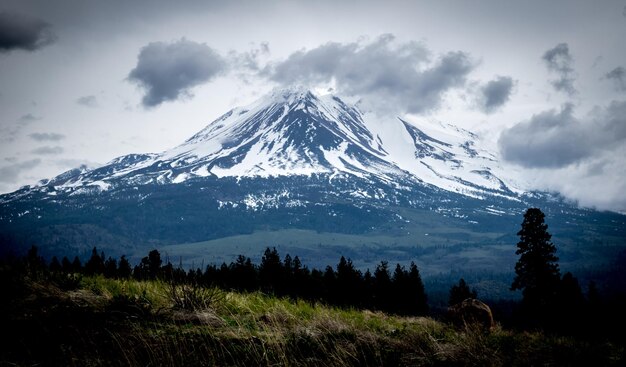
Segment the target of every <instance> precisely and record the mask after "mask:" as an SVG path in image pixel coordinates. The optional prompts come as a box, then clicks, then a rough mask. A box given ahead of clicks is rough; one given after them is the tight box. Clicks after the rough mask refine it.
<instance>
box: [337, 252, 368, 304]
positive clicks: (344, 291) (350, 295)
mask: <svg viewBox="0 0 626 367" xmlns="http://www.w3.org/2000/svg"><path fill="white" fill-rule="evenodd" d="M362 283H363V277H362V276H361V272H360V271H358V270H357V269H355V268H354V265H353V264H352V260H350V259H346V258H345V257H343V256H342V257H341V259H339V263H338V264H337V279H336V297H337V299H336V302H337V304H339V305H346V306H348V305H349V306H359V305H361V304H362V302H361V300H362Z"/></svg>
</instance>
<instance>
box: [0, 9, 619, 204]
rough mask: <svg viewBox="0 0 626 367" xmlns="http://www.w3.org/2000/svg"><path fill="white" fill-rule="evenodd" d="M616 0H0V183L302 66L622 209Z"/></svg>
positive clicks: (235, 101)
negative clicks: (458, 129)
mask: <svg viewBox="0 0 626 367" xmlns="http://www.w3.org/2000/svg"><path fill="white" fill-rule="evenodd" d="M625 40H626V1H624V0H620V1H612V0H602V1H594V0H589V1H572V0H567V1H544V0H541V1H506V0H493V1H462V0H459V1H441V0H439V1H356V0H346V1H336V0H335V1H226V0H224V1H177V2H173V1H166V0H162V1H158V0H157V1H148V0H134V1H122V0H108V1H95V0H93V1H89V0H57V1H47V0H40V1H30V0H3V1H2V2H1V3H0V192H9V191H13V190H15V189H17V188H19V187H20V186H22V185H25V184H33V183H35V182H36V181H38V180H40V179H42V178H47V177H52V176H55V175H57V174H59V173H61V172H63V171H65V170H67V169H71V168H74V167H77V166H79V165H80V164H87V165H89V166H95V165H98V164H103V163H106V162H108V161H109V160H111V159H113V158H115V157H117V156H120V155H123V154H128V153H138V152H160V151H163V150H165V149H168V148H171V147H173V146H175V145H178V144H180V143H181V142H182V141H184V140H185V139H187V138H188V137H190V136H191V135H193V134H194V133H195V132H197V131H198V130H200V129H202V128H203V127H204V126H205V125H206V124H207V123H209V122H211V121H212V120H213V119H214V118H216V117H218V116H219V115H221V114H223V113H224V112H226V111H227V110H229V109H230V108H232V107H234V106H237V105H243V104H247V103H249V102H251V101H253V100H254V99H256V98H258V97H259V96H260V95H262V94H264V93H266V92H268V91H269V90H271V89H272V88H274V87H277V86H284V85H293V84H300V85H305V86H308V87H310V88H315V89H318V90H326V89H328V88H333V90H334V91H335V92H336V93H338V94H339V95H343V96H346V97H348V98H350V97H353V98H357V99H360V100H361V101H362V103H363V106H369V107H368V108H370V109H371V110H372V111H370V112H373V113H376V114H379V115H387V116H391V115H400V116H405V117H408V118H410V119H412V120H413V121H430V120H441V121H446V122H451V123H454V124H457V125H460V126H462V127H465V128H468V129H470V130H472V131H475V132H477V133H479V134H480V135H481V136H483V137H485V139H486V140H487V141H489V142H491V143H492V146H493V149H496V150H497V151H498V152H499V154H500V155H501V157H502V159H503V161H504V162H505V164H507V165H510V166H511V167H512V168H515V170H516V171H519V172H521V173H522V175H523V178H524V180H525V181H527V182H528V185H529V187H530V188H536V189H541V190H553V191H557V192H560V193H562V194H563V195H564V196H565V197H567V198H570V199H572V200H576V201H578V202H579V203H580V204H581V205H584V206H592V207H597V208H600V209H610V210H619V211H624V212H626V194H625V193H626V159H625V158H624V157H626V41H625Z"/></svg>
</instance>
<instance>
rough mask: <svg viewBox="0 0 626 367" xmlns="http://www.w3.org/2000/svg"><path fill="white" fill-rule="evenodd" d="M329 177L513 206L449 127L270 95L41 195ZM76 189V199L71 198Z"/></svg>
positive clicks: (484, 156)
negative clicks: (419, 187) (167, 144)
mask: <svg viewBox="0 0 626 367" xmlns="http://www.w3.org/2000/svg"><path fill="white" fill-rule="evenodd" d="M293 175H302V176H311V175H330V178H329V179H330V180H331V181H332V179H333V178H334V177H336V176H345V177H351V176H352V177H359V178H364V179H368V178H372V179H378V180H381V181H383V182H387V183H390V184H398V183H399V182H415V183H418V184H423V185H432V186H434V187H437V188H440V189H443V190H447V191H451V192H455V193H459V194H462V195H467V196H472V197H477V198H481V197H484V196H485V195H486V194H488V195H497V196H504V197H507V198H510V199H516V197H517V196H518V195H519V194H522V193H523V190H521V189H520V188H519V187H518V186H519V185H516V184H515V183H514V182H513V180H512V179H511V178H507V177H506V171H505V170H504V169H502V167H501V165H500V163H499V160H498V157H497V155H496V153H495V152H490V151H488V150H487V149H484V148H482V144H481V141H480V139H479V137H478V136H476V135H475V134H473V133H471V132H469V131H467V130H464V129H461V128H458V127H456V126H454V125H452V124H444V123H441V122H425V123H420V124H414V123H411V122H409V121H406V120H403V119H400V118H392V119H387V120H386V121H384V122H381V121H378V120H377V119H376V117H375V116H374V115H369V116H367V119H366V118H364V115H363V114H362V113H361V112H359V110H358V109H357V108H356V107H354V106H350V105H348V104H346V103H344V102H343V101H342V100H341V99H340V98H338V97H336V96H333V95H323V96H320V95H315V94H314V93H313V92H311V91H309V90H306V89H303V88H290V89H277V90H274V91H273V92H272V93H270V94H269V95H267V96H265V97H262V98H261V99H259V100H258V101H256V102H254V103H252V104H250V105H248V106H246V107H237V108H234V109H232V110H230V111H229V112H227V113H226V114H224V115H223V116H222V117H220V118H218V119H217V120H215V121H213V122H212V123H210V124H209V125H208V126H206V127H205V128H204V129H203V130H201V131H200V132H198V133H197V134H196V135H194V136H193V137H191V138H190V139H188V140H187V141H185V142H184V143H182V144H181V145H179V146H177V147H175V148H173V149H170V150H167V151H165V152H163V153H160V154H131V155H127V156H123V157H119V158H116V159H114V160H112V161H111V162H109V163H107V164H105V165H104V166H102V167H98V168H96V169H92V170H88V169H86V168H85V167H82V168H80V169H77V170H72V171H69V172H66V173H64V174H62V175H60V176H57V177H56V178H54V179H52V180H49V181H48V180H44V181H42V182H40V183H39V185H38V186H39V187H47V188H54V190H55V191H57V190H58V191H71V192H77V193H80V192H81V191H93V190H108V189H109V188H111V187H114V186H116V185H120V184H124V185H140V184H147V183H159V184H169V183H174V184H176V183H182V182H185V181H187V180H189V179H193V178H202V177H208V176H213V177H218V178H222V177H236V178H242V177H280V176H293ZM77 190H79V191H77Z"/></svg>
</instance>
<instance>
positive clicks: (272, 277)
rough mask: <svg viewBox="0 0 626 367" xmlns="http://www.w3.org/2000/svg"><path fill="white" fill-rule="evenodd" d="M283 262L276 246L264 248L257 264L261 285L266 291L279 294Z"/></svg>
mask: <svg viewBox="0 0 626 367" xmlns="http://www.w3.org/2000/svg"><path fill="white" fill-rule="evenodd" d="M282 273H283V264H282V262H281V261H280V255H278V251H276V248H275V247H274V248H272V249H271V250H270V248H269V247H268V248H266V249H265V252H264V253H263V257H262V258H261V265H260V266H259V278H260V281H261V287H262V288H263V290H264V291H266V292H271V293H278V294H280V291H281V290H282V289H281V285H282V279H281V277H282Z"/></svg>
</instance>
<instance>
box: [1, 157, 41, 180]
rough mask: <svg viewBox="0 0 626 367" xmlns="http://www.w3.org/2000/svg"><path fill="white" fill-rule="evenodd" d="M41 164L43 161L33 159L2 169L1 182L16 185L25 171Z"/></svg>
mask: <svg viewBox="0 0 626 367" xmlns="http://www.w3.org/2000/svg"><path fill="white" fill-rule="evenodd" d="M39 164H41V159H32V160H29V161H25V162H20V163H15V164H11V165H8V166H4V167H0V182H7V183H14V182H17V180H18V179H19V177H20V174H21V173H22V172H23V171H28V170H31V169H33V168H35V167H37V166H38V165H39Z"/></svg>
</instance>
